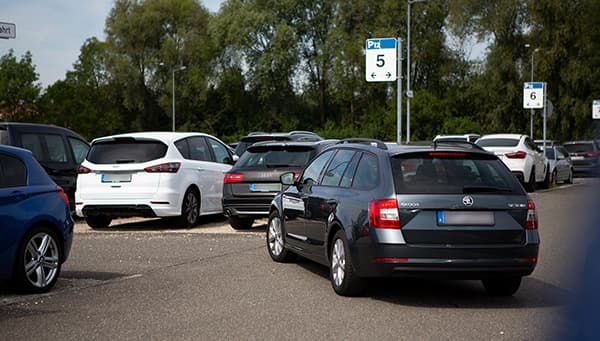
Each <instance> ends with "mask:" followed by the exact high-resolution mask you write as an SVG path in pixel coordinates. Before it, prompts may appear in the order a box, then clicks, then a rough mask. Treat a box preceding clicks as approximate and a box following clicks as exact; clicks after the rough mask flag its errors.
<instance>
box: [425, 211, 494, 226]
mask: <svg viewBox="0 0 600 341" xmlns="http://www.w3.org/2000/svg"><path fill="white" fill-rule="evenodd" d="M437 222H438V225H494V212H489V211H488V212H482V211H438V213H437Z"/></svg>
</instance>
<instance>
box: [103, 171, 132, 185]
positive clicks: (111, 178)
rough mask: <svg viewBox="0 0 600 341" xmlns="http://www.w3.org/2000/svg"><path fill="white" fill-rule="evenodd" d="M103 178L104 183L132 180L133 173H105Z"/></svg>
mask: <svg viewBox="0 0 600 341" xmlns="http://www.w3.org/2000/svg"><path fill="white" fill-rule="evenodd" d="M101 179H102V180H101V181H102V182H103V183H123V182H131V173H103V174H102V178H101Z"/></svg>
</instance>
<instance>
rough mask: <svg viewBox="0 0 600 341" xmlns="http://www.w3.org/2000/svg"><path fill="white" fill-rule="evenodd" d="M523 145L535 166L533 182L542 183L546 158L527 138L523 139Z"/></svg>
mask: <svg viewBox="0 0 600 341" xmlns="http://www.w3.org/2000/svg"><path fill="white" fill-rule="evenodd" d="M524 143H525V147H527V150H528V151H527V153H528V154H529V155H531V157H532V158H533V164H534V165H535V181H536V182H542V181H544V178H545V177H546V165H547V162H546V156H544V154H543V153H541V152H540V151H539V150H538V147H537V146H536V145H535V143H533V141H531V139H530V138H529V137H526V138H525V141H524Z"/></svg>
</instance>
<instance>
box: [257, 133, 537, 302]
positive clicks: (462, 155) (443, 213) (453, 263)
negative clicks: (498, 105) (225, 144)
mask: <svg viewBox="0 0 600 341" xmlns="http://www.w3.org/2000/svg"><path fill="white" fill-rule="evenodd" d="M352 142H354V141H344V143H339V144H336V145H334V146H332V147H330V148H328V149H326V150H325V151H323V152H322V153H321V154H319V155H318V156H317V157H316V158H315V159H314V160H313V161H312V162H311V163H310V164H309V165H308V166H307V167H306V168H305V170H304V172H303V173H302V175H301V176H300V177H299V178H298V179H297V180H295V181H294V174H293V173H286V174H283V175H282V176H281V180H282V183H283V185H289V186H290V187H289V188H288V189H287V190H285V191H283V192H282V193H280V194H278V195H277V196H276V197H275V199H274V200H273V203H272V205H271V209H270V216H269V227H268V232H267V249H268V252H269V254H270V256H271V258H272V259H273V260H275V261H278V262H285V261H291V260H292V259H294V257H295V256H296V255H301V256H303V257H306V258H308V259H311V260H313V261H316V262H318V263H321V264H324V265H327V266H329V268H330V280H331V283H332V286H333V289H334V290H335V291H336V292H337V293H338V294H340V295H355V294H358V293H360V292H361V291H362V289H363V288H364V279H365V278H367V277H386V276H436V277H439V276H441V277H444V278H456V279H480V280H482V282H483V285H484V287H485V289H486V290H487V291H488V293H490V294H492V295H512V294H514V293H515V292H516V291H517V290H518V288H519V286H520V283H521V277H523V276H527V275H529V274H531V273H532V272H533V270H534V268H535V265H536V263H537V257H538V246H539V242H540V241H539V235H538V220H537V213H536V210H535V205H534V203H533V201H532V200H531V198H530V197H529V196H528V195H527V193H526V192H525V190H524V189H523V187H522V186H521V184H520V183H519V182H518V181H517V180H516V178H515V177H514V176H513V175H512V173H511V172H510V170H509V169H508V168H507V167H506V166H505V165H504V163H502V161H500V160H499V159H498V158H497V157H496V156H495V155H493V154H491V153H488V152H486V151H484V150H483V149H481V148H480V147H478V146H476V145H473V144H470V143H468V142H467V143H465V142H463V143H434V144H433V145H432V146H426V147H423V146H421V147H410V146H396V145H393V146H391V145H386V144H384V143H382V142H380V141H372V140H369V141H367V142H368V143H367V144H363V143H352Z"/></svg>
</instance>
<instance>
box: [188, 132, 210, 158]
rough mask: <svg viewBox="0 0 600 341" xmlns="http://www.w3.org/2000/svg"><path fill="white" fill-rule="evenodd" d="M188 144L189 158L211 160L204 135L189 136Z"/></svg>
mask: <svg viewBox="0 0 600 341" xmlns="http://www.w3.org/2000/svg"><path fill="white" fill-rule="evenodd" d="M188 145H189V148H190V150H189V152H190V160H196V161H213V159H212V157H211V155H210V151H209V150H208V145H207V144H206V140H204V137H190V138H189V139H188Z"/></svg>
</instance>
